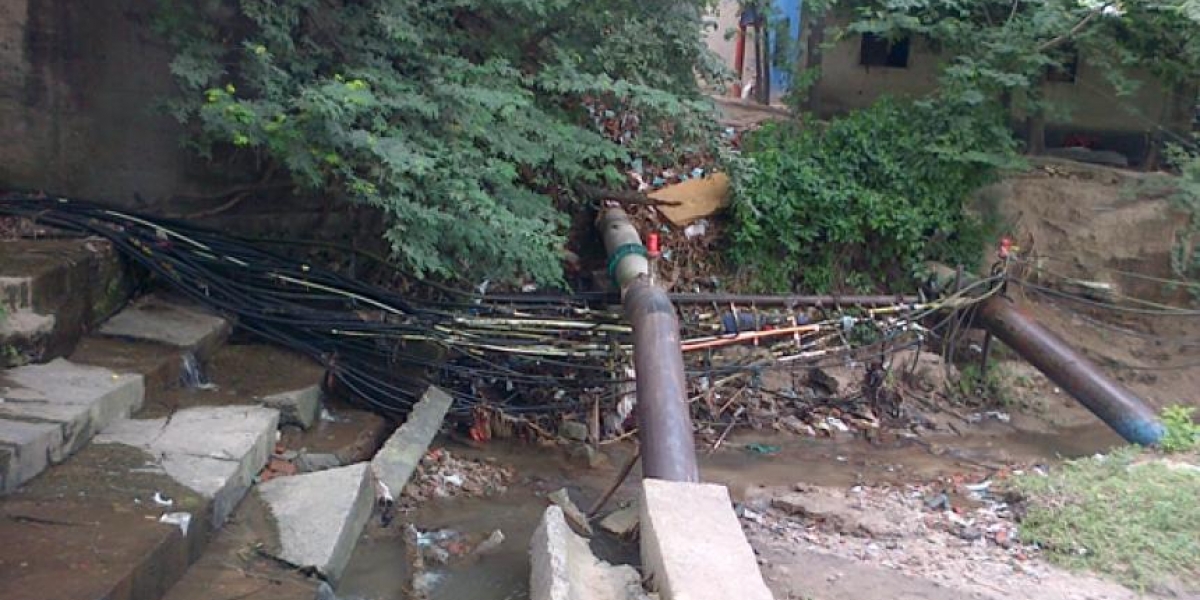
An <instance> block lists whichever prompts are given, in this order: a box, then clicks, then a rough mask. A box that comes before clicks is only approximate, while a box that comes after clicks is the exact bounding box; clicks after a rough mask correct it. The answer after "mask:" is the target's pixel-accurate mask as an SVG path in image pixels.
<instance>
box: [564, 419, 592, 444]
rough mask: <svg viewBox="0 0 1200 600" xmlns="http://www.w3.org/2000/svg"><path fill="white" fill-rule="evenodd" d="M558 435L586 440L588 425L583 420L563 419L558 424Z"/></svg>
mask: <svg viewBox="0 0 1200 600" xmlns="http://www.w3.org/2000/svg"><path fill="white" fill-rule="evenodd" d="M558 435H559V437H562V438H566V439H568V440H571V441H575V442H586V441H587V439H588V426H587V424H586V423H583V422H581V421H570V420H567V421H563V422H562V423H560V424H559V426H558Z"/></svg>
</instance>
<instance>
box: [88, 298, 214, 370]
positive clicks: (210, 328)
mask: <svg viewBox="0 0 1200 600" xmlns="http://www.w3.org/2000/svg"><path fill="white" fill-rule="evenodd" d="M231 331H232V327H231V325H230V322H229V321H228V320H226V319H225V318H223V317H221V316H218V315H215V314H212V313H211V312H209V311H208V310H206V309H204V308H201V307H197V306H194V305H192V304H189V303H186V302H183V301H180V300H176V299H174V298H168V297H165V296H160V295H157V294H151V295H149V296H143V297H141V298H138V299H137V300H135V301H134V302H133V303H132V304H130V305H129V306H127V307H126V308H125V309H124V310H122V311H121V312H119V313H117V314H116V315H113V317H112V318H111V319H109V320H107V321H105V322H104V323H103V324H101V325H100V328H99V330H98V333H99V334H100V335H103V336H108V337H114V338H118V339H122V340H133V341H137V342H149V343H154V344H161V345H164V346H169V347H171V348H177V349H180V350H184V351H187V352H191V353H193V354H195V355H196V357H197V358H198V359H200V360H205V359H207V358H208V357H210V356H212V355H213V354H214V353H215V352H216V351H217V349H218V348H220V347H221V345H222V344H224V343H225V340H226V339H228V338H229V334H230V332H231Z"/></svg>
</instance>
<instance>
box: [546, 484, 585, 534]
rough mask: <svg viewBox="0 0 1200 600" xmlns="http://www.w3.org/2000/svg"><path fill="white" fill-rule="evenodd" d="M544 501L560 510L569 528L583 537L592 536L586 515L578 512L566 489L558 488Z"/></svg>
mask: <svg viewBox="0 0 1200 600" xmlns="http://www.w3.org/2000/svg"><path fill="white" fill-rule="evenodd" d="M546 499H548V500H550V502H552V503H554V505H555V506H557V507H559V508H561V509H562V511H563V514H564V515H565V516H566V518H567V521H569V522H570V523H571V527H572V528H573V529H575V531H578V532H579V533H581V534H583V535H592V533H594V531H593V530H592V524H591V523H589V522H588V518H587V515H585V514H583V511H581V510H579V507H578V506H575V503H574V502H573V501H572V500H571V496H570V495H569V494H568V493H567V488H559V489H558V490H557V491H554V492H551V493H550V494H549V495H548V496H546Z"/></svg>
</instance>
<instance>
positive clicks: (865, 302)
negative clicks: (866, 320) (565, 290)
mask: <svg viewBox="0 0 1200 600" xmlns="http://www.w3.org/2000/svg"><path fill="white" fill-rule="evenodd" d="M667 296H668V297H669V298H670V299H671V302H673V303H675V304H730V303H733V304H755V305H758V306H786V307H792V308H798V307H802V306H804V307H808V306H815V307H823V306H829V307H834V306H843V307H844V306H892V305H895V304H904V305H909V304H917V303H919V302H921V298H920V297H919V296H904V295H895V296H891V295H886V294H883V295H865V296H864V295H848V296H839V295H832V294H824V295H788V294H726V293H721V292H699V293H687V292H682V293H676V292H672V293H668V294H667ZM482 299H483V300H484V301H487V302H512V303H516V304H563V303H568V302H619V301H620V296H619V295H618V294H610V293H606V292H576V293H574V294H488V295H486V296H482Z"/></svg>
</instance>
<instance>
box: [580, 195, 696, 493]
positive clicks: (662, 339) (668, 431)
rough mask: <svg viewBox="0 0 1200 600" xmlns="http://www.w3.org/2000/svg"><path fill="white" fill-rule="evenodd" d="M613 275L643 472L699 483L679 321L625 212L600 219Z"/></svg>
mask: <svg viewBox="0 0 1200 600" xmlns="http://www.w3.org/2000/svg"><path fill="white" fill-rule="evenodd" d="M598 224H599V228H600V232H601V235H602V236H603V237H604V246H605V248H606V249H607V250H608V254H609V267H608V271H609V274H610V275H611V276H612V278H613V279H614V280H615V281H616V283H617V284H618V285H619V286H620V287H621V296H622V301H623V304H624V306H625V318H626V319H627V320H628V321H629V323H630V324H631V325H632V326H633V363H634V370H635V372H636V375H635V381H636V385H637V400H638V403H637V415H638V429H639V432H638V437H639V438H640V439H641V452H642V473H643V474H644V475H645V476H646V477H652V478H655V479H666V480H669V481H691V482H695V481H699V480H700V472H699V469H698V468H697V466H696V445H695V440H694V438H693V437H692V419H691V414H690V412H689V410H688V404H687V379H686V376H685V375H684V370H683V350H682V348H681V342H680V335H679V317H678V316H677V315H676V313H675V307H674V305H672V304H671V299H670V298H669V297H668V295H667V293H666V291H665V290H663V289H662V288H661V287H659V286H657V285H655V284H654V283H653V282H652V281H651V277H650V266H649V261H648V260H647V253H646V248H645V247H644V246H642V242H641V238H640V236H639V235H638V233H637V229H636V228H634V226H633V224H632V223H631V222H630V221H629V216H628V215H627V214H625V211H623V210H621V209H620V208H610V209H607V210H605V211H604V212H603V213H601V215H600V220H599V223H598Z"/></svg>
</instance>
